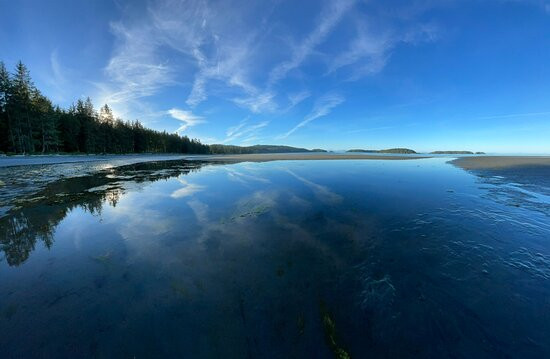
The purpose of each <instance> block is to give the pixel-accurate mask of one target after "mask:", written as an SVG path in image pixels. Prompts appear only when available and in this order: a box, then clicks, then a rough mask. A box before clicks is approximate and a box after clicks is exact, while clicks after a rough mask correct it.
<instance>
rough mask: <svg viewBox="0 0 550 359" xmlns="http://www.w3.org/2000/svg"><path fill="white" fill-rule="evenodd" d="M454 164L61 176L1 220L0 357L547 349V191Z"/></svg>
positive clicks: (194, 165) (299, 164) (173, 167)
mask: <svg viewBox="0 0 550 359" xmlns="http://www.w3.org/2000/svg"><path fill="white" fill-rule="evenodd" d="M447 160H448V159H444V158H432V159H422V160H411V161H384V160H382V161H360V160H349V161H286V162H285V161H281V162H280V161H277V162H267V163H238V164H223V163H203V162H199V161H166V162H155V163H148V164H135V165H131V166H125V167H118V168H108V169H105V170H102V171H100V172H99V173H97V174H93V175H87V176H81V177H78V178H66V179H62V180H60V181H56V182H54V183H51V184H49V185H47V186H46V188H45V189H44V190H43V191H42V192H40V193H38V194H36V195H33V197H32V198H25V199H21V200H20V201H19V202H18V203H17V205H16V206H14V207H13V208H12V209H11V210H10V211H9V212H8V214H7V215H6V216H4V217H2V218H0V230H1V232H0V235H1V237H0V239H1V243H0V246H1V250H2V254H1V259H0V357H71V358H75V357H79V358H81V357H92V358H93V357H136V358H140V357H190V358H191V357H211V358H219V357H226V358H232V357H234V358H246V357H248V358H257V357H262V358H265V357H273V358H282V357H284V358H287V357H318V358H324V357H326V358H331V357H341V358H344V357H346V355H349V356H351V357H354V358H365V357H393V358H403V357H411V356H415V357H431V358H433V357H440V358H444V357H464V358H471V357H487V358H502V357H522V358H527V357H533V358H537V357H538V358H540V357H548V356H550V340H548V339H549V338H550V300H549V298H550V248H549V245H548V240H549V238H550V221H549V215H550V209H549V203H550V201H549V197H548V191H549V189H548V188H549V187H548V183H547V182H544V181H538V182H537V183H536V184H533V183H532V182H533V181H531V182H528V183H525V182H522V181H521V179H518V180H510V179H509V178H508V177H506V176H502V175H499V174H494V173H492V174H491V173H484V174H481V173H469V172H466V171H463V170H461V169H458V168H455V167H454V166H452V165H449V164H447V163H446V161H447ZM535 177H536V176H535ZM542 177H544V176H542Z"/></svg>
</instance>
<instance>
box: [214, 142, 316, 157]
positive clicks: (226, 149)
mask: <svg viewBox="0 0 550 359" xmlns="http://www.w3.org/2000/svg"><path fill="white" fill-rule="evenodd" d="M323 151H324V150H319V149H317V150H308V149H307V148H300V147H291V146H279V145H254V146H233V145H220V144H215V145H210V153H212V154H214V155H222V154H232V155H233V154H257V153H295V152H323ZM324 152H326V151H324Z"/></svg>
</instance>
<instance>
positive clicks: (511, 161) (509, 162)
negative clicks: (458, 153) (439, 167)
mask: <svg viewBox="0 0 550 359" xmlns="http://www.w3.org/2000/svg"><path fill="white" fill-rule="evenodd" d="M451 163H452V164H453V165H455V166H458V167H460V168H463V169H465V170H488V169H505V168H511V167H526V166H530V167H531V166H550V156H479V157H461V158H458V159H456V160H453V161H451Z"/></svg>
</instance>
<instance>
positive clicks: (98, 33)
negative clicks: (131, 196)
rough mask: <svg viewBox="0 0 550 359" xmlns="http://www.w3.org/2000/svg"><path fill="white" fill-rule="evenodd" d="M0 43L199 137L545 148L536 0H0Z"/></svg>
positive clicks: (103, 96) (548, 111) (70, 96)
mask: <svg viewBox="0 0 550 359" xmlns="http://www.w3.org/2000/svg"><path fill="white" fill-rule="evenodd" d="M0 49H1V51H0V60H3V61H4V62H5V63H6V65H7V66H8V67H10V68H12V67H13V65H14V64H15V62H16V61H17V60H19V59H21V60H22V61H23V62H24V63H25V64H27V65H28V67H29V68H30V70H31V74H32V76H33V79H34V81H35V83H36V85H37V86H38V87H39V88H40V89H41V90H42V91H43V92H44V93H45V94H46V95H47V96H49V97H50V98H51V99H52V100H53V101H54V102H55V103H58V104H60V105H62V106H65V107H66V106H68V105H70V104H71V103H72V102H74V101H75V100H76V99H78V98H79V97H86V96H90V97H91V98H92V100H93V101H94V103H95V105H96V107H99V106H101V105H103V104H104V103H108V104H109V105H110V106H111V107H112V108H113V109H114V110H115V113H116V114H117V115H118V116H120V117H121V118H123V119H130V120H134V119H139V120H140V121H142V122H143V123H144V124H145V125H146V126H148V127H151V128H154V129H158V130H166V131H171V132H173V131H178V132H179V133H181V134H185V135H188V136H190V137H193V138H199V139H201V140H202V141H203V142H206V143H226V144H237V145H251V144H257V143H262V144H287V145H294V146H305V147H309V148H313V147H320V148H326V149H333V150H341V149H348V148H368V149H372V148H374V149H378V148H389V147H396V146H403V147H409V148H413V149H416V150H418V151H431V150H438V149H439V150H446V149H459V150H462V149H464V150H474V151H486V152H508V153H511V152H521V153H550V0H532V1H529V0H524V1H520V0H517V1H514V0H478V1H475V0H461V1H453V0H423V1H420V0H417V1H415V0H410V1H405V0H403V1H401V0H395V1H374V0H372V1H359V0H356V1H353V0H333V1H320V0H315V1H282V0H277V1H271V2H270V1H246V0H243V1H232V0H220V1H183V0H157V1H135V0H134V1H129V0H111V1H107V0H95V1H84V0H80V1H79V0H51V1H42V0H40V1H39V0H35V1H31V0H18V1H9V0H0Z"/></svg>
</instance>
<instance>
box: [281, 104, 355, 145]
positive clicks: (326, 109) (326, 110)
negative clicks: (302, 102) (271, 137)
mask: <svg viewBox="0 0 550 359" xmlns="http://www.w3.org/2000/svg"><path fill="white" fill-rule="evenodd" d="M344 101H345V99H344V97H342V96H341V95H338V94H329V95H325V96H323V97H321V98H320V99H319V100H318V101H317V102H316V103H315V106H313V109H312V110H311V112H310V113H309V114H308V115H307V116H306V117H305V118H304V120H303V121H302V122H300V123H298V124H297V125H296V126H294V127H293V128H291V129H290V130H289V131H288V132H286V133H285V134H283V135H281V136H279V138H281V139H282V138H287V137H288V136H290V135H292V134H293V133H294V132H296V131H297V130H299V129H300V128H302V127H304V126H305V125H307V124H308V123H310V122H311V121H314V120H316V119H318V118H320V117H324V116H327V115H328V114H330V112H331V111H332V109H333V108H334V107H336V106H338V105H340V104H341V103H343V102H344Z"/></svg>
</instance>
